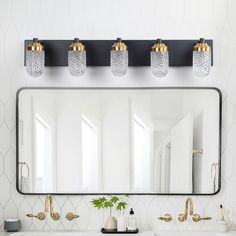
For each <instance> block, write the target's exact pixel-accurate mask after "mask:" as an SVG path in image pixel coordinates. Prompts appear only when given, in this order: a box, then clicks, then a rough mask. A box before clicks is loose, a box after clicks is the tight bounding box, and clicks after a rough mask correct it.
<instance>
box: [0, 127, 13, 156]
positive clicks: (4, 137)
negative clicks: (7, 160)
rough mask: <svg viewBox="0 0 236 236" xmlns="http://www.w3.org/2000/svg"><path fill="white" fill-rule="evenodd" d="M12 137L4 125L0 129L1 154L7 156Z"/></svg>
mask: <svg viewBox="0 0 236 236" xmlns="http://www.w3.org/2000/svg"><path fill="white" fill-rule="evenodd" d="M10 142H11V136H10V131H9V129H8V128H7V126H6V124H5V123H3V124H2V125H1V127H0V152H1V153H2V154H3V155H5V154H6V153H7V151H8V149H9V147H10Z"/></svg>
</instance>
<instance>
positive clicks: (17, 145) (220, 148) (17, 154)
mask: <svg viewBox="0 0 236 236" xmlns="http://www.w3.org/2000/svg"><path fill="white" fill-rule="evenodd" d="M34 89H35V90H36V89H37V90H38V89H40V90H165V89H166V90H167V89H168V90H178V89H179V90H180V89H186V90H191V89H192V90H214V91H216V92H217V93H218V95H219V147H218V148H219V175H218V179H219V186H218V190H217V191H216V192H215V193H168V194H167V193H50V192H49V193H23V192H22V191H21V190H20V189H19V182H20V180H19V167H18V163H19V95H20V93H21V92H22V91H24V90H34ZM221 152H222V92H221V90H220V89H218V88H216V87H124V88H122V87H23V88H20V89H18V91H17V93H16V190H17V192H18V193H20V194H22V195H35V196H38V195H62V196H63V195H75V196H76V195H78V196H80V195H154V196H214V195H217V194H218V193H219V192H220V191H221V182H222V181H221V164H222V163H221Z"/></svg>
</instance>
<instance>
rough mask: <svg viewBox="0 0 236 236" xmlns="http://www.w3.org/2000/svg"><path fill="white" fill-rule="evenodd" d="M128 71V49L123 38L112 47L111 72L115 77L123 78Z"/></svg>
mask: <svg viewBox="0 0 236 236" xmlns="http://www.w3.org/2000/svg"><path fill="white" fill-rule="evenodd" d="M127 70H128V47H127V46H126V44H125V43H123V42H122V40H121V38H118V39H117V41H116V42H115V43H114V44H113V45H112V49H111V71H112V73H113V75H115V76H118V77H121V76H124V75H125V74H126V72H127Z"/></svg>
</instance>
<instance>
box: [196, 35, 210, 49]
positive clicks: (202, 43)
mask: <svg viewBox="0 0 236 236" xmlns="http://www.w3.org/2000/svg"><path fill="white" fill-rule="evenodd" d="M193 51H197V52H209V51H211V47H210V46H209V45H208V44H207V43H206V42H205V39H203V38H201V39H200V41H199V42H198V43H197V44H196V45H195V46H194V47H193Z"/></svg>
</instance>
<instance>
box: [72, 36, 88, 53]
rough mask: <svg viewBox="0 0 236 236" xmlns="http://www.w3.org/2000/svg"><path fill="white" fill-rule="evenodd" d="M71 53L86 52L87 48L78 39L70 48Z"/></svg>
mask: <svg viewBox="0 0 236 236" xmlns="http://www.w3.org/2000/svg"><path fill="white" fill-rule="evenodd" d="M69 51H76V52H83V51H86V48H85V46H84V45H83V44H82V43H81V42H80V41H79V39H78V38H75V39H74V42H73V43H72V44H71V45H70V46H69Z"/></svg>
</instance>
